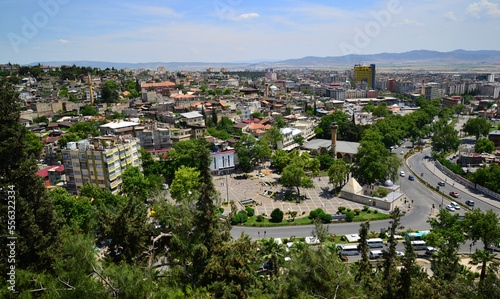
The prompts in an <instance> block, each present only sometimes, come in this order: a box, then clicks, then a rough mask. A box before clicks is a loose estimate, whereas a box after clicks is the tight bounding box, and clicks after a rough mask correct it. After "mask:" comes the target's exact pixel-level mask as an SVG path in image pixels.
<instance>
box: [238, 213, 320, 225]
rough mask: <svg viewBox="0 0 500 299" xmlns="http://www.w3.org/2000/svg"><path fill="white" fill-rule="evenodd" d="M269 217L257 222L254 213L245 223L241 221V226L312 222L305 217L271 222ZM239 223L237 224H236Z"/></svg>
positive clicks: (305, 223) (304, 223)
mask: <svg viewBox="0 0 500 299" xmlns="http://www.w3.org/2000/svg"><path fill="white" fill-rule="evenodd" d="M270 220H271V219H269V218H264V220H263V221H261V222H257V216H256V215H254V216H252V217H249V218H248V221H247V222H246V223H243V226H256V227H272V226H289V225H307V224H313V222H312V220H311V219H309V218H307V217H302V218H295V220H294V221H292V219H283V221H282V222H280V223H276V222H271V221H270ZM238 225H239V224H238Z"/></svg>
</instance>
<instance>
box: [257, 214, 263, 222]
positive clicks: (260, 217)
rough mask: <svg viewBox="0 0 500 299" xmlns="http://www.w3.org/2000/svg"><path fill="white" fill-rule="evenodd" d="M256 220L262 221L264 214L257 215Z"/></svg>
mask: <svg viewBox="0 0 500 299" xmlns="http://www.w3.org/2000/svg"><path fill="white" fill-rule="evenodd" d="M255 220H256V221H257V222H262V221H264V216H262V215H257V219H255Z"/></svg>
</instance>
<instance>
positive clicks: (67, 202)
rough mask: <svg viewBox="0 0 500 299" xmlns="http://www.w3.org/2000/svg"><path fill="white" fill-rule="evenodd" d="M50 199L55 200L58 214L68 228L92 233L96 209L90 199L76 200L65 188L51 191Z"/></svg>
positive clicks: (80, 198)
mask: <svg viewBox="0 0 500 299" xmlns="http://www.w3.org/2000/svg"><path fill="white" fill-rule="evenodd" d="M50 198H51V199H52V200H54V206H55V209H56V212H57V214H58V215H60V216H61V218H62V219H63V220H64V222H65V224H66V225H67V226H68V227H73V228H74V229H75V231H82V232H84V233H88V232H89V231H90V229H91V228H92V225H93V221H94V220H95V209H94V207H93V206H92V202H91V201H90V199H89V198H87V197H79V198H76V197H74V196H72V195H71V194H69V193H68V192H67V191H66V190H64V189H63V188H56V189H54V190H52V191H50Z"/></svg>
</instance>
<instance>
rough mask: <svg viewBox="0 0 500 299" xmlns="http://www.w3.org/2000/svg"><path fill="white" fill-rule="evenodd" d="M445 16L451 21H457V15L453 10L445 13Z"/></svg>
mask: <svg viewBox="0 0 500 299" xmlns="http://www.w3.org/2000/svg"><path fill="white" fill-rule="evenodd" d="M444 18H445V19H447V20H449V21H456V20H457V17H456V16H455V14H454V13H453V12H452V11H449V12H447V13H445V14H444Z"/></svg>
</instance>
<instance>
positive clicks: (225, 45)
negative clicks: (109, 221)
mask: <svg viewBox="0 0 500 299" xmlns="http://www.w3.org/2000/svg"><path fill="white" fill-rule="evenodd" d="M0 8H1V11H2V12H3V13H2V17H1V18H0V63H8V62H11V63H20V64H27V63H32V62H43V61H76V60H91V61H109V62H130V63H137V62H240V61H254V60H264V59H266V60H284V59H293V58H302V57H305V56H319V57H326V56H341V55H346V54H376V53H383V52H388V53H401V52H406V51H411V50H421V49H425V50H435V51H452V50H456V49H464V50H500V39H499V38H498V36H499V33H500V0H472V1H467V0H419V1H416V0H383V1H381V0H371V1H369V0H353V1H345V0H325V1H300V0H276V1H270V0H267V1H261V0H252V1H250V0H204V1H198V0H194V1H186V0H161V1H160V0H149V1H131V0H119V1H118V0H116V1H115V0H109V1H108V0H101V1H95V0H87V1H76V0H0Z"/></svg>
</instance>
